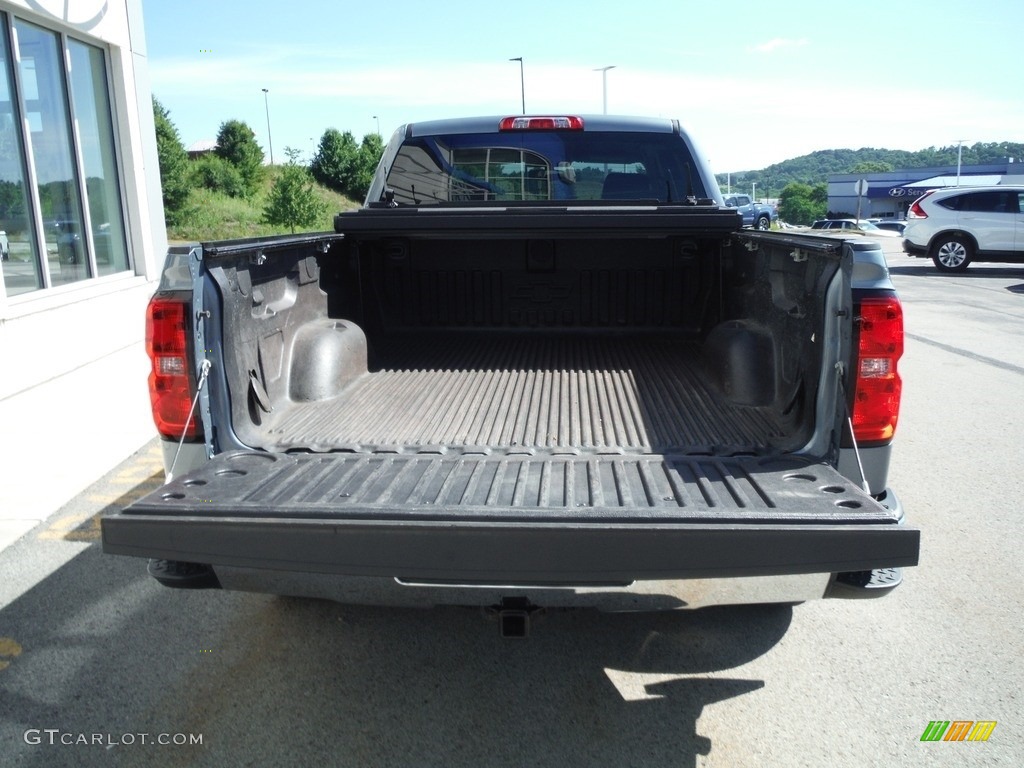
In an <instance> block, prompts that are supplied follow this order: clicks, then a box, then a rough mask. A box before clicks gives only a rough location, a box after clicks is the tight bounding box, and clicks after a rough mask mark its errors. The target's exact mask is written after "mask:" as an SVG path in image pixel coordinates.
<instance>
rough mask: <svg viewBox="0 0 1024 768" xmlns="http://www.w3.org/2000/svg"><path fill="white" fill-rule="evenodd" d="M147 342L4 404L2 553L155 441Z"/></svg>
mask: <svg viewBox="0 0 1024 768" xmlns="http://www.w3.org/2000/svg"><path fill="white" fill-rule="evenodd" d="M148 374H149V361H148V359H147V358H146V353H145V347H144V344H143V343H142V342H141V341H140V342H138V343H136V344H132V345H130V346H128V347H125V348H123V349H121V350H118V351H116V352H114V353H111V354H109V355H107V356H105V357H103V358H101V359H99V360H96V361H94V362H91V363H89V364H88V365H85V366H83V367H81V368H78V369H76V370H74V371H71V372H69V373H66V374H64V375H62V376H58V377H57V378H55V379H52V380H50V381H47V382H45V383H44V384H40V385H38V386H36V387H33V388H31V389H29V390H27V391H24V392H21V393H18V394H17V395H14V396H12V397H9V398H6V399H4V400H0V425H2V435H3V440H2V441H0V550H3V549H4V548H5V547H7V546H9V545H10V544H12V543H13V542H15V541H16V540H17V539H18V538H20V537H21V536H23V535H24V534H26V533H28V532H29V531H31V530H32V529H33V528H34V527H35V526H36V525H38V524H39V523H40V522H42V521H43V520H46V519H47V518H48V517H49V516H50V515H52V514H53V513H54V512H56V511H57V510H58V509H60V508H61V506H62V505H64V504H65V503H67V502H68V501H69V500H71V499H72V498H74V497H75V496H76V495H77V494H78V493H80V492H81V491H82V490H83V489H85V488H87V487H88V486H89V485H90V484H92V483H93V482H95V480H96V479H97V478H99V477H101V476H102V475H104V474H105V473H106V472H108V471H109V470H111V469H112V468H113V467H115V466H117V465H118V464H119V463H120V462H121V461H123V460H124V459H126V458H127V457H128V456H130V455H131V454H132V453H133V452H135V451H137V450H138V449H140V448H141V447H142V446H144V445H145V444H146V443H148V442H149V441H150V440H152V439H153V438H154V437H156V431H155V429H154V427H153V419H152V416H151V414H150V408H149V393H148V390H147V387H146V377H147V376H148Z"/></svg>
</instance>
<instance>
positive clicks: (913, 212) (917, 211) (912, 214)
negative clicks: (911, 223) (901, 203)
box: [907, 189, 935, 219]
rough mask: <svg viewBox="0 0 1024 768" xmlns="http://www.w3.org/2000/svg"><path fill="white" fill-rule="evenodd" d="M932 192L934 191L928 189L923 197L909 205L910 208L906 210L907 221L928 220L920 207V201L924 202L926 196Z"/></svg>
mask: <svg viewBox="0 0 1024 768" xmlns="http://www.w3.org/2000/svg"><path fill="white" fill-rule="evenodd" d="M934 191H935V190H934V189H929V190H928V191H927V192H925V193H924V194H923V195H921V196H920V197H919V198H917V200H915V201H914V202H912V203H911V204H910V207H909V208H907V218H908V219H927V218H928V214H927V213H926V212H925V210H924V208H922V207H921V201H922V200H924V199H925V198H926V197H928V195H930V194H931V193H932V192H934Z"/></svg>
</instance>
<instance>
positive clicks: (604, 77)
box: [594, 64, 615, 115]
mask: <svg viewBox="0 0 1024 768" xmlns="http://www.w3.org/2000/svg"><path fill="white" fill-rule="evenodd" d="M609 69H615V65H614V64H611V65H609V66H607V67H598V68H597V69H595V70H594V71H595V72H600V73H601V105H602V108H603V114H605V115H607V114H608V70H609Z"/></svg>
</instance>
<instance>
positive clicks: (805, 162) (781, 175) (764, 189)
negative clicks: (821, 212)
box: [717, 141, 1024, 197]
mask: <svg viewBox="0 0 1024 768" xmlns="http://www.w3.org/2000/svg"><path fill="white" fill-rule="evenodd" d="M956 152H957V148H956V145H955V144H954V145H953V146H950V147H940V148H938V149H936V148H935V147H928V148H927V149H922V150H918V151H917V152H907V151H905V150H899V149H873V148H870V147H864V148H862V149H823V150H820V151H818V152H812V153H811V154H809V155H803V156H801V157H795V158H793V159H792V160H784V161H783V162H781V163H776V164H775V165H770V166H768V167H767V168H765V169H763V170H760V171H741V172H739V173H733V174H731V179H730V180H731V183H732V187H733V189H734V190H735V189H737V188H739V189H745V188H749V187H750V185H751V184H756V185H757V196H758V197H777V196H778V194H779V192H781V191H782V188H783V187H785V186H786V185H787V184H789V183H790V182H791V181H799V182H802V183H804V184H811V185H813V184H819V183H824V182H825V181H827V180H828V176H829V175H830V174H836V173H854V172H855V169H858V166H863V165H864V164H869V165H868V166H865V167H864V168H861V170H868V171H899V170H905V169H909V168H932V167H935V166H943V165H956ZM1008 157H1012V158H1014V159H1015V160H1017V161H1024V144H1016V143H1013V142H1007V141H1002V142H999V143H990V144H985V143H978V144H973V145H971V146H967V145H966V144H965V145H964V146H963V155H962V157H961V160H960V162H961V163H962V164H963V165H984V164H986V163H1001V162H1005V161H1006V158H1008ZM717 178H718V183H719V184H720V185H721V186H722V189H725V184H726V174H724V173H720V174H718V176H717Z"/></svg>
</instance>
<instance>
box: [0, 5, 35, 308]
mask: <svg viewBox="0 0 1024 768" xmlns="http://www.w3.org/2000/svg"><path fill="white" fill-rule="evenodd" d="M0 24H3V28H2V29H0V264H2V265H3V276H4V288H5V290H6V293H7V295H8V296H16V295H18V294H20V293H28V292H29V291H35V290H38V289H39V288H42V287H43V278H42V274H41V273H40V269H39V248H38V245H37V243H36V240H35V235H34V234H33V230H32V224H31V221H32V216H31V213H30V211H31V208H30V207H29V196H28V186H27V184H26V183H25V176H26V174H25V152H24V149H23V147H22V143H21V132H20V130H19V122H20V121H19V118H18V109H17V107H16V105H15V104H14V99H13V97H12V96H13V94H14V84H13V75H14V72H13V71H12V69H11V63H10V62H11V61H12V58H11V51H10V48H9V47H8V45H7V33H6V29H7V25H6V20H5V19H4V16H3V14H0Z"/></svg>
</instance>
